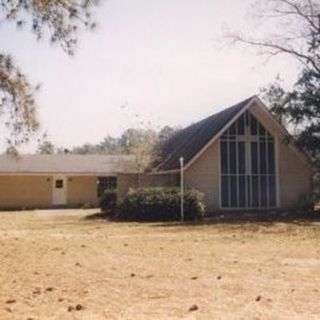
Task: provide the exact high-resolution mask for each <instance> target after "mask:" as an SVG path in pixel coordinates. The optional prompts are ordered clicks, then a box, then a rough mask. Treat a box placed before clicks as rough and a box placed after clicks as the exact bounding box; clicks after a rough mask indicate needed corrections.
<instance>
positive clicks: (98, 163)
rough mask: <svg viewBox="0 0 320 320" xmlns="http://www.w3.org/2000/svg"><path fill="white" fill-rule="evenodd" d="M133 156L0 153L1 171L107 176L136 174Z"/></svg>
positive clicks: (1, 172)
mask: <svg viewBox="0 0 320 320" xmlns="http://www.w3.org/2000/svg"><path fill="white" fill-rule="evenodd" d="M133 160H134V158H133V157H132V156H124V155H123V156H122V155H121V156H115V155H73V154H68V155H61V154H50V155H39V154H34V155H19V157H18V158H15V157H12V156H10V155H1V156H0V174H2V175H3V174H24V175H26V174H49V175H50V174H69V175H72V174H74V175H99V174H101V175H103V174H110V173H112V174H116V173H123V172H125V173H134V172H136V171H137V169H136V167H135V164H134V161H133Z"/></svg>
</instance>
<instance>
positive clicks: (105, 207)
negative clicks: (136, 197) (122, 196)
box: [100, 189, 117, 213]
mask: <svg viewBox="0 0 320 320" xmlns="http://www.w3.org/2000/svg"><path fill="white" fill-rule="evenodd" d="M100 208H101V210H102V211H103V212H106V213H113V212H114V211H115V210H116V208H117V190H116V189H106V190H104V192H103V194H102V196H101V198H100Z"/></svg>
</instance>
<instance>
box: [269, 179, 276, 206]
mask: <svg viewBox="0 0 320 320" xmlns="http://www.w3.org/2000/svg"><path fill="white" fill-rule="evenodd" d="M276 204H277V200H276V178H275V176H269V207H275V206H276Z"/></svg>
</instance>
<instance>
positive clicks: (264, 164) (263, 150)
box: [258, 141, 267, 174]
mask: <svg viewBox="0 0 320 320" xmlns="http://www.w3.org/2000/svg"><path fill="white" fill-rule="evenodd" d="M259 150H260V159H258V161H259V163H260V174H265V173H266V172H267V154H266V143H265V142H261V141H260V143H259Z"/></svg>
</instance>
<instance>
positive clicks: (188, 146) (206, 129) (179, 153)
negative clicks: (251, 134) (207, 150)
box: [156, 96, 256, 171]
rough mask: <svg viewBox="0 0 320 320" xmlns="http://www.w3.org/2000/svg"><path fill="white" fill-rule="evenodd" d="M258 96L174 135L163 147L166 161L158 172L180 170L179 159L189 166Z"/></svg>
mask: <svg viewBox="0 0 320 320" xmlns="http://www.w3.org/2000/svg"><path fill="white" fill-rule="evenodd" d="M255 98H256V96H252V97H250V98H248V99H246V100H243V101H241V102H239V103H237V104H236V105H233V106H232V107H229V108H227V109H224V110H222V111H220V112H218V113H216V114H214V115H212V116H210V117H208V118H206V119H203V120H201V121H199V122H197V123H194V124H192V125H190V126H188V127H186V128H184V129H182V130H180V131H178V132H177V133H176V134H175V135H173V136H172V137H171V138H170V139H169V140H168V141H167V142H166V143H165V144H164V145H163V147H162V158H163V159H164V160H163V162H162V163H160V165H159V166H157V168H156V171H171V170H177V169H179V158H180V157H183V158H184V163H185V165H187V164H188V163H189V162H190V161H191V160H192V159H193V158H194V157H195V156H196V155H197V154H198V153H199V152H200V151H201V150H202V149H203V148H204V147H205V146H206V145H207V144H208V142H209V141H210V140H211V139H213V138H214V137H215V136H216V135H217V134H218V133H219V132H220V131H221V129H223V128H224V127H225V126H226V125H227V124H228V123H229V122H230V121H231V120H232V119H233V118H234V117H235V116H236V115H237V114H239V113H240V112H241V110H243V109H244V108H245V107H246V106H247V105H248V104H249V103H250V102H251V101H252V100H253V99H255Z"/></svg>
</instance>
